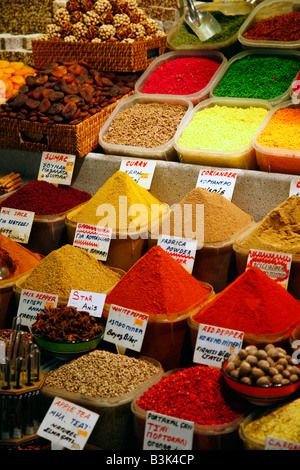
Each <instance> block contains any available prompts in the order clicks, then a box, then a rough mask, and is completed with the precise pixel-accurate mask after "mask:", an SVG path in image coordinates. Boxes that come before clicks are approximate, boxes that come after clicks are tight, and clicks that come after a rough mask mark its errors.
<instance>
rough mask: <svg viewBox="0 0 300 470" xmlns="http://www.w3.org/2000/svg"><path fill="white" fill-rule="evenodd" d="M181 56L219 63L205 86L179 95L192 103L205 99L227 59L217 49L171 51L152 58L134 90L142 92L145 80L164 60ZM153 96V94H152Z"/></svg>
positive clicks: (167, 60)
mask: <svg viewBox="0 0 300 470" xmlns="http://www.w3.org/2000/svg"><path fill="white" fill-rule="evenodd" d="M182 57H196V58H203V59H210V60H213V61H215V62H219V63H220V65H219V67H218V70H217V71H216V72H215V73H214V75H213V76H212V78H211V79H210V81H209V83H208V84H207V85H206V87H204V88H202V89H201V90H199V91H197V92H196V93H191V94H189V95H180V96H183V97H184V98H186V99H188V100H190V101H191V102H192V103H193V105H196V104H198V103H199V102H200V101H203V100H206V99H207V98H209V91H210V87H211V86H212V85H213V83H214V82H215V80H216V79H217V75H218V73H219V72H220V70H222V67H223V66H224V65H225V64H226V62H227V59H226V57H225V56H224V55H223V54H222V53H221V52H219V51H203V50H194V51H187V50H182V51H171V52H168V53H166V54H163V55H161V56H160V57H157V58H156V59H154V61H153V62H152V63H151V64H150V66H149V67H148V68H147V69H146V70H145V72H144V73H143V74H142V75H141V77H140V78H139V79H138V81H137V82H136V84H135V92H136V93H141V94H143V88H144V86H145V83H146V81H147V80H148V78H149V77H150V76H151V75H152V74H153V73H154V71H155V70H156V69H157V68H158V67H160V66H161V65H162V64H164V63H165V62H169V61H171V60H175V59H179V58H182ZM154 96H155V94H154ZM169 96H178V97H180V96H179V95H169Z"/></svg>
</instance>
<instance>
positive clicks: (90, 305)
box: [68, 289, 106, 318]
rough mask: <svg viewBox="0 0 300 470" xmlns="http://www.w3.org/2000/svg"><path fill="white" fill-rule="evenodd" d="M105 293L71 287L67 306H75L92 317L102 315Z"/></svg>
mask: <svg viewBox="0 0 300 470" xmlns="http://www.w3.org/2000/svg"><path fill="white" fill-rule="evenodd" d="M105 299H106V294H99V293H97V292H86V291H81V290H75V289H72V290H71V293H70V297H69V300H68V307H75V308H76V309H77V310H78V311H80V312H87V313H89V314H90V315H91V316H93V317H98V318H100V317H101V316H102V312H103V307H104V303H105Z"/></svg>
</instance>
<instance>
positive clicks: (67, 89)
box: [61, 83, 78, 95]
mask: <svg viewBox="0 0 300 470" xmlns="http://www.w3.org/2000/svg"><path fill="white" fill-rule="evenodd" d="M61 91H63V92H64V93H66V94H67V95H78V86H77V85H76V84H75V83H62V85H61Z"/></svg>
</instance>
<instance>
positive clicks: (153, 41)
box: [32, 0, 167, 72]
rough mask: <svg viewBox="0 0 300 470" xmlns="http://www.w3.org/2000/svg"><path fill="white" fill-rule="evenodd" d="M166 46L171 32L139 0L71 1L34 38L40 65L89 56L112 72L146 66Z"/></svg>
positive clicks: (82, 58)
mask: <svg viewBox="0 0 300 470" xmlns="http://www.w3.org/2000/svg"><path fill="white" fill-rule="evenodd" d="M166 47H167V35H166V34H165V33H164V32H163V31H162V30H160V29H159V27H158V23H157V22H156V21H155V20H153V19H151V18H149V17H148V16H147V14H146V13H145V11H144V10H142V9H141V8H139V7H138V4H137V1H136V0H96V1H95V2H91V1H90V0H68V1H67V3H66V6H65V7H61V8H59V9H58V10H57V11H56V13H55V15H54V19H53V23H52V24H49V25H48V26H47V33H46V34H44V35H41V37H40V38H37V39H35V40H33V41H32V52H33V58H34V64H35V67H36V68H40V67H44V66H45V65H47V64H49V63H51V62H53V61H57V60H63V61H73V60H83V61H85V62H87V63H89V64H90V65H92V66H93V67H95V68H97V69H98V70H105V71H107V72H110V71H113V72H139V71H143V70H146V68H147V67H148V65H150V63H151V62H152V61H153V59H154V58H155V57H158V56H160V55H161V54H163V53H164V52H165V49H166Z"/></svg>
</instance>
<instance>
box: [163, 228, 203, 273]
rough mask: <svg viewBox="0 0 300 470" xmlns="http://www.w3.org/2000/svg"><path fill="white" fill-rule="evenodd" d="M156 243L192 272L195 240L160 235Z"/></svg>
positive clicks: (195, 249)
mask: <svg viewBox="0 0 300 470" xmlns="http://www.w3.org/2000/svg"><path fill="white" fill-rule="evenodd" d="M157 244H158V245H159V246H161V248H162V249H163V250H165V251H166V252H167V253H168V254H169V255H171V256H172V258H174V259H175V260H176V261H178V262H179V263H180V264H181V265H182V266H183V267H184V268H185V269H186V270H187V271H188V272H189V273H190V274H192V271H193V267H194V262H195V256H196V251H197V240H191V239H188V238H179V237H171V236H169V235H160V236H159V238H158V242H157Z"/></svg>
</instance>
